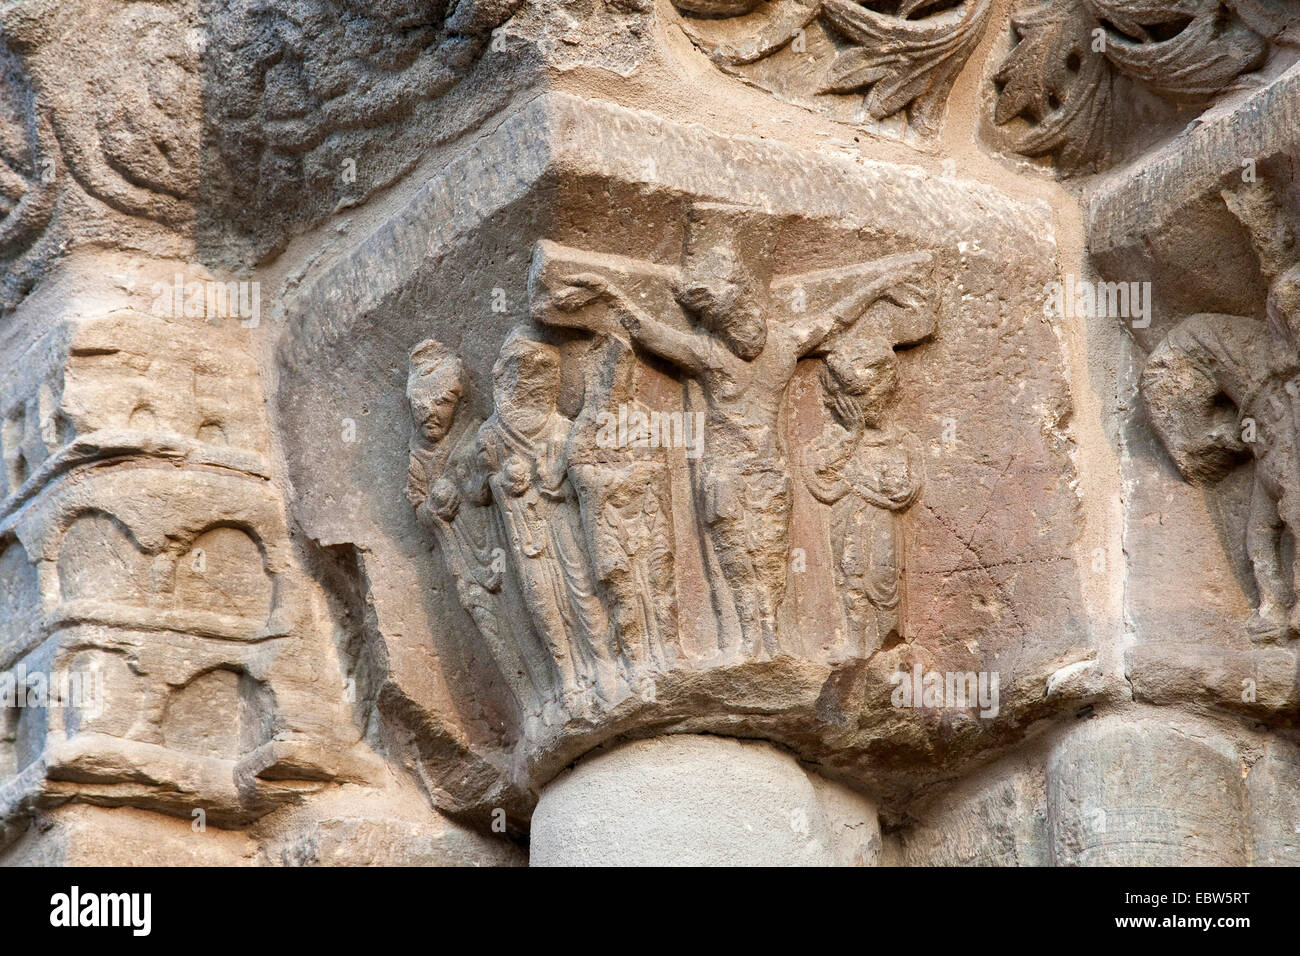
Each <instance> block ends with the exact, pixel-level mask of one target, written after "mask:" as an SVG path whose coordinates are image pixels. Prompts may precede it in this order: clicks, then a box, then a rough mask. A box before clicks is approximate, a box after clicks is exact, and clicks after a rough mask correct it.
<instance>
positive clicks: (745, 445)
mask: <svg viewBox="0 0 1300 956" xmlns="http://www.w3.org/2000/svg"><path fill="white" fill-rule="evenodd" d="M737 260H738V256H728V257H723V261H724V262H726V261H731V262H737ZM930 264H931V257H930V255H929V254H928V253H924V252H922V253H914V254H906V255H895V256H889V257H886V258H883V259H878V260H874V261H872V262H867V263H862V264H858V265H855V266H850V267H847V268H843V269H829V270H821V271H818V272H810V273H807V274H805V275H803V276H788V277H784V278H783V279H781V280H780V282H779V284H778V283H773V287H772V288H771V289H762V290H755V289H751V288H744V287H743V285H742V284H741V283H742V282H743V279H744V278H745V276H746V273H744V272H743V271H740V270H741V269H743V267H739V266H738V274H735V275H728V274H711V275H707V276H704V277H703V279H704V280H705V281H706V282H707V283H708V284H707V285H705V287H704V290H703V293H701V292H699V291H698V289H696V290H692V292H693V294H692V295H688V294H686V293H684V292H683V291H682V290H683V288H684V286H685V285H686V282H685V279H686V277H684V276H683V275H682V273H681V270H677V269H671V268H667V267H663V266H658V265H655V264H652V263H638V262H637V261H636V260H629V259H626V258H623V257H617V256H608V255H601V254H597V253H591V252H585V251H581V250H575V249H569V248H566V247H563V246H559V245H557V244H555V243H549V242H543V243H539V244H538V248H537V250H536V253H535V255H534V261H533V269H532V276H531V280H532V281H531V291H532V294H533V316H534V318H535V319H536V320H537V321H539V322H543V323H546V324H551V325H561V326H565V327H569V328H579V329H585V330H587V331H590V332H593V333H596V334H602V335H620V334H621V335H624V336H626V337H627V338H629V339H630V340H631V341H632V342H633V343H634V344H635V345H636V347H637V348H639V349H641V350H642V351H645V352H649V353H651V354H653V355H656V356H658V357H659V358H661V359H663V360H664V361H666V362H668V363H669V364H671V365H673V366H675V367H676V368H677V369H678V370H679V371H680V372H681V373H682V374H683V375H684V376H686V377H688V378H692V379H694V380H695V381H697V382H698V383H699V385H700V389H701V391H702V393H703V396H704V400H705V404H706V408H705V428H704V452H703V455H702V456H701V457H700V459H699V460H698V471H697V473H696V482H695V483H696V489H695V491H696V497H697V502H696V503H697V508H698V510H699V514H700V518H701V520H702V522H703V524H704V525H705V527H706V528H707V529H708V532H709V536H710V538H711V540H712V544H713V547H714V551H715V554H716V556H717V559H718V564H719V566H720V567H721V570H722V573H723V575H724V577H725V578H726V582H727V584H728V586H729V587H730V590H731V592H732V597H733V600H734V602H735V606H736V612H737V617H738V618H739V621H740V627H741V640H742V652H744V653H746V654H754V653H762V654H768V655H771V654H776V653H778V652H779V650H780V648H779V645H778V641H777V633H776V629H777V611H778V609H779V607H780V604H781V601H782V599H783V597H784V594H785V585H786V567H787V560H786V559H787V555H788V550H789V523H790V509H791V494H790V469H789V462H788V453H787V448H786V440H785V436H784V435H783V434H781V432H780V429H779V427H778V424H779V421H780V413H781V405H782V402H783V401H784V398H785V393H786V390H787V388H788V386H789V384H790V381H791V379H792V378H793V377H794V373H795V368H796V366H797V364H798V362H799V360H800V359H801V358H804V357H806V356H809V355H814V354H817V353H818V352H819V350H821V349H823V348H824V347H825V346H826V344H827V343H828V341H830V340H831V339H833V338H834V337H835V336H836V335H838V334H839V333H841V332H843V331H845V330H846V329H848V328H849V327H851V326H852V325H853V324H854V323H855V322H857V321H858V320H859V319H860V318H861V317H862V316H863V315H864V314H865V313H866V312H867V311H868V310H869V309H870V308H871V307H872V306H873V305H874V304H875V303H877V302H879V301H881V300H888V301H890V302H892V303H894V304H895V305H897V306H900V307H902V308H904V309H907V308H912V307H915V306H916V305H918V304H919V303H921V302H924V301H926V299H927V296H926V294H925V289H924V288H923V283H924V281H925V277H926V275H927V274H928V272H929V269H930ZM778 287H779V289H780V290H785V289H789V290H790V291H791V292H792V293H794V292H797V294H791V295H789V296H786V297H784V301H782V299H783V297H781V296H779V295H772V294H771V293H772V292H773V291H774V290H778ZM832 291H834V292H841V291H843V294H840V295H839V296H838V297H837V298H835V299H834V300H833V301H829V302H828V301H827V299H828V293H829V292H832ZM737 293H739V294H737ZM638 299H641V300H642V301H645V300H647V299H648V300H652V301H655V302H657V303H658V306H659V308H661V309H665V310H670V315H671V317H672V318H673V319H675V321H673V322H670V321H665V320H663V319H660V318H658V317H656V316H655V315H653V314H652V313H651V311H650V309H648V308H646V307H645V306H643V305H642V304H641V303H640V302H638V301H637V300H638ZM683 300H686V303H685V304H684V303H683ZM808 303H825V304H824V305H823V306H822V307H820V308H815V309H809V308H806V305H807V304H808ZM596 305H600V306H603V308H591V307H592V306H596ZM799 305H804V306H805V308H804V310H803V311H802V312H801V311H800V310H799V308H798V306H799Z"/></svg>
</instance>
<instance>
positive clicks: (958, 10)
mask: <svg viewBox="0 0 1300 956" xmlns="http://www.w3.org/2000/svg"><path fill="white" fill-rule="evenodd" d="M675 5H676V6H677V8H678V9H679V10H680V11H682V13H683V14H684V15H685V18H684V19H683V21H682V22H683V28H684V29H685V30H686V32H687V34H688V35H689V36H690V37H691V39H692V40H693V41H695V43H697V44H698V45H699V46H700V47H701V49H703V50H704V51H705V52H706V53H708V55H709V56H710V57H711V58H712V59H713V60H714V62H716V63H718V64H719V65H720V66H721V67H722V68H723V69H725V70H727V71H728V72H732V73H735V74H737V75H740V76H744V77H746V78H747V79H751V80H752V81H754V82H757V83H758V84H759V85H761V86H767V87H768V88H771V89H774V90H776V91H778V92H781V93H794V94H796V95H800V96H803V97H815V96H820V95H825V94H854V95H857V96H862V97H863V101H862V107H861V116H860V117H858V120H859V121H879V120H883V119H886V118H888V117H891V116H894V115H896V114H900V113H902V112H904V111H906V115H907V118H908V120H909V121H910V122H911V124H912V125H913V126H914V127H916V128H917V129H918V130H920V131H921V132H923V133H927V134H928V133H934V132H936V131H937V129H938V126H939V120H940V117H941V116H942V114H943V109H944V105H945V100H946V98H947V95H948V91H949V90H950V89H951V88H952V84H953V80H954V79H955V78H956V76H957V74H958V73H959V72H960V71H961V68H962V66H964V65H965V63H966V60H967V58H968V57H969V56H970V54H971V51H972V50H973V49H974V48H975V45H976V44H978V43H979V41H980V38H981V37H982V36H983V34H984V28H985V26H986V24H987V22H988V13H989V8H990V3H989V0H959V2H956V3H935V2H931V0H900V2H896V3H895V2H889V3H862V2H858V0H772V2H768V3H763V4H758V3H750V2H738V3H729V2H724V3H715V2H710V0H703V2H700V0H675ZM732 20H734V22H731V21H732ZM810 33H815V34H816V36H815V37H812V36H810V35H809V34H810ZM809 43H811V44H812V45H811V46H809ZM789 47H793V49H792V52H791V53H790V54H787V56H788V59H786V60H784V61H783V62H782V63H781V65H780V66H779V67H777V68H775V69H774V70H772V71H764V72H756V71H753V70H748V69H746V67H748V66H750V65H751V64H755V63H758V62H759V61H761V60H764V59H766V58H768V57H771V56H773V55H774V54H776V53H777V52H779V51H782V50H783V49H786V48H789ZM808 60H811V61H812V63H813V64H814V66H813V68H812V69H811V70H810V69H809V68H808V65H807V61H808Z"/></svg>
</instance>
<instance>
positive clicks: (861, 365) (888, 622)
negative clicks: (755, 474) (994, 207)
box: [802, 329, 922, 658]
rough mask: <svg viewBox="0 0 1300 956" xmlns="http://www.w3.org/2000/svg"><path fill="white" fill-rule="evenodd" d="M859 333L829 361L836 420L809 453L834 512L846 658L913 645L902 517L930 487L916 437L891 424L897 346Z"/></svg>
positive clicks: (819, 493)
mask: <svg viewBox="0 0 1300 956" xmlns="http://www.w3.org/2000/svg"><path fill="white" fill-rule="evenodd" d="M869 331H870V330H863V329H858V330H855V333H856V334H854V335H852V336H849V337H846V339H845V341H843V342H842V343H841V344H840V345H839V346H838V347H837V348H836V349H835V350H834V351H832V352H831V353H829V354H828V355H827V356H826V357H825V358H824V360H823V362H822V365H821V371H820V385H821V390H822V402H823V404H824V405H825V407H826V409H827V411H828V412H829V413H830V415H831V421H830V422H829V423H828V424H827V426H826V428H825V429H824V430H823V432H822V434H821V436H819V438H818V439H817V440H816V441H815V442H814V444H813V446H812V447H811V448H809V449H807V450H806V451H805V453H804V456H803V469H802V470H803V476H804V481H805V483H806V484H807V486H808V489H809V491H811V492H812V494H813V497H815V498H816V499H817V500H818V501H820V502H821V503H822V504H824V505H827V506H829V508H830V521H829V531H830V546H831V553H832V555H833V556H834V560H835V565H834V572H835V584H836V586H837V590H838V592H839V594H840V595H841V600H842V604H843V607H844V614H845V619H846V621H847V623H848V635H847V641H846V644H847V646H845V647H843V648H842V651H843V652H844V654H845V656H849V657H862V658H866V657H870V656H871V655H872V654H874V653H875V652H876V651H878V650H882V649H886V648H888V647H890V646H892V645H893V644H896V643H898V642H899V641H901V640H902V639H903V636H902V622H901V613H900V591H901V581H902V571H903V563H902V544H901V535H900V533H899V528H898V521H897V518H896V516H897V515H898V514H900V513H901V512H903V511H905V510H907V509H908V508H910V507H911V506H912V504H913V503H914V502H915V501H916V499H917V496H918V495H919V494H920V491H921V461H922V459H921V449H920V445H919V443H918V442H917V440H916V438H915V436H913V435H911V434H910V433H908V432H905V431H903V430H902V429H900V428H897V427H895V426H893V425H891V424H890V423H888V422H887V421H886V419H885V416H886V414H887V412H888V409H889V406H890V404H891V403H892V401H893V398H894V394H895V392H896V391H897V386H898V358H897V356H896V355H895V354H894V350H893V348H892V347H891V346H890V344H889V342H888V341H887V340H885V339H884V338H883V337H881V336H879V335H877V334H869Z"/></svg>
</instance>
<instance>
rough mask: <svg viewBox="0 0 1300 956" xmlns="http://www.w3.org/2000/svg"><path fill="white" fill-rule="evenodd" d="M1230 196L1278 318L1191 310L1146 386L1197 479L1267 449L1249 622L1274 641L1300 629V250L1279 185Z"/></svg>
mask: <svg viewBox="0 0 1300 956" xmlns="http://www.w3.org/2000/svg"><path fill="white" fill-rule="evenodd" d="M1224 198H1225V200H1227V202H1228V206H1229V208H1230V209H1231V210H1232V212H1233V213H1234V214H1235V215H1236V216H1237V217H1238V218H1239V219H1240V220H1241V222H1242V223H1243V225H1245V226H1246V227H1247V229H1248V230H1249V232H1250V233H1251V236H1252V239H1253V241H1254V244H1255V247H1256V250H1257V252H1258V253H1259V257H1260V267H1261V272H1262V273H1263V274H1264V277H1265V278H1266V279H1267V280H1268V281H1269V294H1268V303H1267V321H1266V322H1263V323H1261V322H1259V321H1258V320H1256V319H1253V318H1249V317H1245V316H1233V315H1193V316H1190V317H1189V318H1186V319H1184V320H1183V321H1182V322H1180V323H1179V324H1178V325H1177V326H1175V327H1174V329H1173V330H1172V331H1171V332H1170V333H1169V335H1168V336H1167V337H1166V338H1165V340H1164V341H1163V342H1161V343H1160V345H1159V346H1158V347H1157V348H1156V349H1154V350H1153V351H1152V353H1151V356H1150V357H1149V358H1148V360H1147V363H1146V366H1145V368H1144V370H1143V373H1142V383H1141V388H1142V396H1143V400H1144V402H1145V404H1146V408H1147V412H1148V415H1149V417H1150V420H1151V422H1152V425H1153V427H1154V428H1155V431H1156V433H1157V434H1158V435H1159V436H1160V439H1161V441H1162V442H1163V443H1164V445H1165V448H1166V449H1167V450H1168V451H1169V454H1170V457H1171V458H1172V459H1173V460H1174V463H1175V465H1177V467H1178V469H1179V471H1180V472H1181V473H1182V474H1183V476H1184V477H1185V478H1187V479H1188V480H1189V481H1194V482H1199V481H1215V480H1217V479H1219V478H1221V477H1223V475H1224V474H1226V472H1227V471H1228V470H1230V469H1231V468H1232V467H1234V466H1235V465H1236V464H1237V463H1238V462H1240V461H1241V460H1242V459H1243V458H1247V457H1252V456H1253V457H1254V459H1255V480H1254V485H1253V488H1252V491H1251V500H1250V517H1249V521H1248V524H1247V529H1246V553H1247V556H1248V558H1249V559H1250V563H1251V567H1252V570H1253V572H1254V577H1255V583H1256V585H1257V588H1258V592H1259V603H1258V607H1257V609H1256V610H1255V612H1254V613H1253V614H1252V615H1251V617H1250V620H1249V621H1248V622H1247V625H1246V628H1247V631H1248V632H1249V633H1250V635H1251V637H1252V638H1253V639H1255V640H1257V641H1264V642H1267V641H1276V640H1281V639H1283V638H1285V637H1287V636H1291V637H1295V636H1297V635H1300V603H1298V602H1297V601H1296V597H1297V595H1300V562H1296V561H1294V560H1292V561H1291V563H1290V567H1287V566H1286V562H1285V560H1284V558H1283V548H1282V533H1283V531H1289V532H1290V533H1291V535H1292V536H1293V537H1294V536H1296V535H1297V534H1300V264H1297V262H1296V260H1297V258H1300V257H1297V255H1296V250H1295V240H1294V236H1293V234H1292V232H1291V230H1290V227H1289V225H1288V224H1287V222H1286V218H1285V216H1284V214H1283V211H1282V207H1281V204H1280V203H1279V201H1278V199H1277V196H1276V194H1275V193H1274V191H1273V189H1272V187H1270V186H1269V185H1267V184H1266V183H1264V182H1261V183H1259V184H1258V185H1257V186H1255V187H1253V188H1249V189H1244V190H1242V191H1240V192H1238V193H1227V194H1225V195H1224ZM1225 400H1226V401H1225Z"/></svg>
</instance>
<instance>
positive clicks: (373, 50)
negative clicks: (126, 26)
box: [202, 0, 521, 253]
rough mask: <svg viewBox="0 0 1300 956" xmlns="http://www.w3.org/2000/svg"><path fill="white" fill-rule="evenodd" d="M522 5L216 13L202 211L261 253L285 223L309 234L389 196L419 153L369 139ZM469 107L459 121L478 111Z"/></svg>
mask: <svg viewBox="0 0 1300 956" xmlns="http://www.w3.org/2000/svg"><path fill="white" fill-rule="evenodd" d="M520 2H521V0H453V2H446V0H443V2H437V3H424V2H417V0H396V2H391V0H306V2H294V3H270V4H267V3H261V2H254V0H228V2H225V3H222V4H219V5H217V7H216V9H215V10H214V12H213V15H212V17H211V19H210V22H209V23H207V24H205V26H204V29H203V32H202V38H203V42H204V45H205V57H206V64H207V72H208V76H209V79H210V85H211V87H212V91H213V92H212V96H211V103H210V105H209V107H208V110H207V113H208V115H207V116H206V122H207V123H208V124H209V126H210V128H211V129H212V130H213V134H212V135H213V139H214V143H215V145H216V146H217V149H218V156H219V157H220V162H219V163H218V162H215V161H214V162H212V163H211V164H210V174H211V177H210V182H209V183H207V186H206V188H207V195H206V199H207V201H208V203H209V204H210V205H212V206H213V207H215V208H218V209H221V210H223V211H225V212H226V213H227V214H229V215H230V216H231V218H232V219H233V220H234V221H235V223H236V224H237V227H238V230H239V231H240V232H241V233H243V234H244V235H245V236H246V237H247V238H248V239H249V240H250V241H251V242H252V243H253V245H252V249H253V251H254V252H255V253H256V252H259V251H262V250H264V249H265V248H266V247H267V246H268V245H270V244H273V243H274V242H275V241H276V238H277V237H276V236H275V235H274V234H273V232H272V231H271V230H273V229H277V228H279V229H282V228H283V227H284V225H285V222H284V220H286V219H287V220H288V221H290V222H292V223H295V224H308V223H310V222H311V221H313V220H314V219H316V218H319V217H321V216H323V215H326V214H328V213H329V212H330V211H331V210H332V209H334V208H336V207H337V206H339V205H340V204H345V205H348V204H355V203H357V202H359V201H361V199H363V198H364V197H365V196H366V195H367V194H368V193H369V192H371V191H373V190H374V189H377V188H380V187H382V186H384V185H387V184H388V182H390V181H391V180H392V178H394V177H395V176H396V175H398V174H399V173H400V172H403V171H405V170H406V169H407V168H409V167H410V165H411V164H413V163H414V162H415V161H416V159H418V156H419V153H418V151H409V152H408V154H407V155H404V156H403V155H400V154H398V151H399V149H405V146H404V145H401V146H399V147H398V148H394V146H395V144H394V140H393V137H392V136H391V135H388V136H382V135H381V136H376V127H377V126H379V127H382V128H385V129H388V130H389V131H390V133H391V132H392V131H394V130H400V128H401V124H402V122H403V121H404V120H407V119H410V118H411V117H412V116H414V115H417V114H418V113H419V108H420V107H421V106H422V104H428V103H430V102H432V101H436V100H437V99H438V98H439V97H441V96H443V95H444V94H445V93H447V92H448V91H449V90H450V89H452V87H454V86H455V85H456V84H457V83H458V82H459V81H460V80H461V79H462V78H463V77H464V76H465V74H466V73H468V72H469V70H470V69H471V68H472V67H473V66H474V65H475V63H476V62H477V61H478V58H479V56H480V55H481V54H482V53H483V51H484V49H485V48H486V46H487V44H488V42H489V38H490V34H491V33H492V31H493V29H495V28H496V27H497V26H499V25H500V24H501V23H503V22H504V21H506V20H507V19H508V18H509V17H510V16H511V15H512V14H513V13H514V12H515V10H516V9H518V7H519V6H520ZM465 109H466V111H467V115H466V117H465V120H466V121H475V120H476V119H477V118H478V115H479V113H480V111H481V108H480V107H477V106H471V107H465ZM453 122H454V121H453ZM215 158H216V157H214V160H215ZM394 163H396V166H394ZM304 194H305V196H304ZM304 199H305V200H306V201H304ZM268 216H270V218H271V220H272V221H271V222H268V221H267V220H268Z"/></svg>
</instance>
